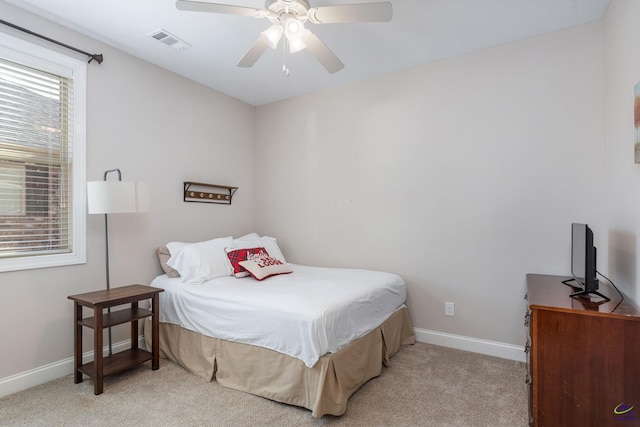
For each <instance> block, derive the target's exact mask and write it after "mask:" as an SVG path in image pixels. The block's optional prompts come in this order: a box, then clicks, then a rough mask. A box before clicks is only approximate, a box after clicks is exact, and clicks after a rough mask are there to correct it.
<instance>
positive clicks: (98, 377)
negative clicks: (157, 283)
mask: <svg viewBox="0 0 640 427" xmlns="http://www.w3.org/2000/svg"><path fill="white" fill-rule="evenodd" d="M160 292H164V289H159V288H153V287H151V286H144V285H129V286H123V287H120V288H112V289H109V290H102V291H95V292H87V293H84V294H77V295H70V296H69V297H68V298H69V299H70V300H73V302H74V313H75V315H74V324H75V327H74V329H73V338H74V343H75V351H74V358H73V359H74V360H73V372H74V383H75V384H78V383H81V382H82V374H86V375H87V376H89V377H90V378H93V384H94V393H95V394H101V393H102V383H103V378H104V377H105V376H107V375H112V374H116V373H119V372H122V371H125V370H127V369H130V368H132V367H134V366H137V365H138V364H140V363H144V362H146V361H148V360H151V369H152V370H154V371H155V370H156V369H158V368H159V367H160V342H159V339H158V336H159V332H160V323H159V320H158V311H159V310H158V307H159V295H160ZM149 298H151V300H152V302H151V310H147V309H144V308H140V307H138V302H140V301H142V300H146V299H149ZM123 304H131V306H130V307H129V308H126V309H121V310H118V311H114V312H111V313H103V310H104V309H105V308H109V307H114V306H117V305H123ZM82 307H87V308H90V309H93V317H87V318H84V319H83V318H82ZM149 316H152V322H151V323H152V335H151V338H152V349H151V353H149V352H148V351H146V350H143V349H141V348H138V320H140V319H144V318H145V317H149ZM129 322H130V323H131V348H130V349H128V350H125V351H121V352H119V353H115V354H113V355H110V356H108V357H103V355H102V351H103V350H102V347H103V343H102V341H103V339H102V335H103V334H102V330H103V329H104V328H109V327H111V326H116V325H120V324H123V323H129ZM83 326H86V327H87V328H91V329H93V362H90V363H87V364H86V365H83V364H82V327H83Z"/></svg>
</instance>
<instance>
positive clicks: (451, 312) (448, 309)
mask: <svg viewBox="0 0 640 427" xmlns="http://www.w3.org/2000/svg"><path fill="white" fill-rule="evenodd" d="M444 314H445V315H447V316H455V315H456V305H455V304H454V303H452V302H445V303H444Z"/></svg>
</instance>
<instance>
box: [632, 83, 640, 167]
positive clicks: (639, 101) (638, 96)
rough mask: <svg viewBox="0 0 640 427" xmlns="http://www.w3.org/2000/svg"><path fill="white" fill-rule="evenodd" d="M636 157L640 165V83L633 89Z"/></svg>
mask: <svg viewBox="0 0 640 427" xmlns="http://www.w3.org/2000/svg"><path fill="white" fill-rule="evenodd" d="M633 125H634V132H633V136H634V141H635V142H634V152H635V153H634V157H635V162H636V163H640V81H639V82H638V83H636V86H635V87H634V89H633Z"/></svg>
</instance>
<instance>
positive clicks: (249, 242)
mask: <svg viewBox="0 0 640 427" xmlns="http://www.w3.org/2000/svg"><path fill="white" fill-rule="evenodd" d="M235 245H236V248H237V249H247V248H258V247H262V248H264V249H265V250H266V251H267V253H268V254H269V256H271V257H273V258H277V259H279V260H280V261H282V262H284V263H286V262H287V260H285V259H284V255H283V254H282V251H281V250H280V247H279V246H278V242H277V241H276V239H275V238H274V237H269V236H263V237H260V238H257V239H245V238H240V239H236V240H235Z"/></svg>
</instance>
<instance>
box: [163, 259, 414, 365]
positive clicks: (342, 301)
mask: <svg viewBox="0 0 640 427" xmlns="http://www.w3.org/2000/svg"><path fill="white" fill-rule="evenodd" d="M290 266H291V268H292V270H293V273H291V274H284V275H279V276H273V277H270V278H268V279H266V280H263V281H257V280H255V279H253V278H251V277H245V278H240V279H238V278H236V277H233V276H227V277H219V278H216V279H213V280H210V281H207V282H205V283H202V284H189V283H184V282H182V281H181V279H180V278H169V277H167V276H166V275H162V276H158V277H156V278H155V279H154V280H153V281H152V283H151V286H154V287H158V288H162V289H164V290H165V292H164V293H163V294H162V297H161V298H160V315H159V319H160V322H164V323H171V324H175V325H179V326H181V327H182V328H185V329H187V330H191V331H194V332H198V333H200V334H202V335H206V336H209V337H213V338H220V339H224V340H228V341H233V342H239V343H244V344H251V345H256V346H260V347H264V348H268V349H271V350H275V351H277V352H280V353H283V354H286V355H289V356H291V357H295V358H297V359H299V360H301V361H302V362H303V363H304V364H305V365H306V366H307V367H313V366H314V365H315V364H316V362H317V361H318V359H319V358H320V357H321V356H323V355H325V354H327V353H335V352H337V351H338V350H340V349H341V348H342V347H344V346H345V345H347V344H348V343H350V342H351V341H353V340H355V339H357V338H360V337H362V336H364V335H366V334H367V333H369V332H370V331H372V330H373V329H375V328H376V327H378V326H379V325H380V324H382V323H383V322H384V321H385V320H386V319H387V318H389V317H390V316H391V315H392V314H393V313H394V312H395V311H396V310H398V309H399V308H401V307H404V302H405V299H406V285H405V283H404V281H403V279H402V278H401V277H400V276H398V275H396V274H393V273H387V272H380V271H373V270H360V269H344V268H323V267H312V266H304V265H298V264H290Z"/></svg>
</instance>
